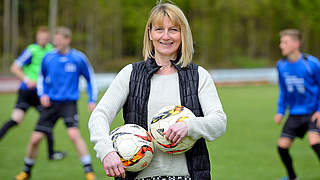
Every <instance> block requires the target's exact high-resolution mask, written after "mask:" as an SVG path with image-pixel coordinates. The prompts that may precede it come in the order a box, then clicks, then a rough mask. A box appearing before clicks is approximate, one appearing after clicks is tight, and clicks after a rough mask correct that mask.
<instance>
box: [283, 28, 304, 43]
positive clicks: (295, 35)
mask: <svg viewBox="0 0 320 180" xmlns="http://www.w3.org/2000/svg"><path fill="white" fill-rule="evenodd" d="M279 35H280V37H282V36H290V37H291V38H292V39H294V40H298V41H300V42H301V41H302V35H301V33H300V31H299V30H298V29H284V30H282V31H280V33H279Z"/></svg>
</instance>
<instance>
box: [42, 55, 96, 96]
mask: <svg viewBox="0 0 320 180" xmlns="http://www.w3.org/2000/svg"><path fill="white" fill-rule="evenodd" d="M81 75H82V76H83V77H84V78H85V79H86V81H87V92H88V96H89V102H96V100H97V93H98V91H97V87H96V84H95V80H94V72H93V69H92V67H91V65H90V63H89V61H88V60H87V57H86V56H85V55H84V54H83V53H81V52H80V51H77V50H75V49H70V50H69V52H68V53H67V54H61V53H59V52H58V51H57V50H54V51H52V52H50V53H48V54H47V55H46V56H45V57H44V58H43V60H42V64H41V73H40V76H39V80H38V87H37V89H38V95H39V96H40V97H41V96H42V95H44V94H47V95H48V96H49V97H50V100H52V101H62V102H65V101H77V100H78V99H79V97H80V92H79V78H80V76H81Z"/></svg>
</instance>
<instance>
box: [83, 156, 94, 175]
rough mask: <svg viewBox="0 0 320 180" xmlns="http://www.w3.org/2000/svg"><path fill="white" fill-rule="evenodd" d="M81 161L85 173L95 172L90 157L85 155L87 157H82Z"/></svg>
mask: <svg viewBox="0 0 320 180" xmlns="http://www.w3.org/2000/svg"><path fill="white" fill-rule="evenodd" d="M80 161H81V163H82V165H83V168H84V172H85V173H88V172H93V169H92V165H91V157H90V155H85V156H83V157H81V158H80Z"/></svg>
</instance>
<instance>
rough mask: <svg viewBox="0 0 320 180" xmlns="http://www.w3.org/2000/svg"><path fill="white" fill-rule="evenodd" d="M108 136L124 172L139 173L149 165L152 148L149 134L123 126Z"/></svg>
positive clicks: (129, 125)
mask: <svg viewBox="0 0 320 180" xmlns="http://www.w3.org/2000/svg"><path fill="white" fill-rule="evenodd" d="M110 136H111V140H112V142H113V148H114V149H115V150H116V151H117V153H118V155H119V156H120V159H121V161H122V164H123V165H124V166H125V170H126V171H131V172H136V171H141V170H142V169H144V168H145V167H147V166H148V165H149V164H150V162H151V160H152V157H153V152H154V151H153V149H154V147H153V143H152V138H151V136H150V134H149V133H148V132H147V131H146V130H145V129H144V128H142V127H140V126H139V125H136V124H125V125H123V126H121V127H118V128H116V129H114V130H113V131H112V132H111V133H110Z"/></svg>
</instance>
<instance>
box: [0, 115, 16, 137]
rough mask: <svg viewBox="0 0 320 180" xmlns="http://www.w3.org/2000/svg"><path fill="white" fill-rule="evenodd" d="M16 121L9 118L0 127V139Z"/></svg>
mask: <svg viewBox="0 0 320 180" xmlns="http://www.w3.org/2000/svg"><path fill="white" fill-rule="evenodd" d="M17 124H18V123H17V122H16V121H14V120H12V119H10V120H9V121H7V122H6V123H4V124H3V126H2V128H1V129H0V139H2V137H3V136H4V135H5V134H6V133H7V131H8V130H9V129H10V128H12V127H14V126H16V125H17Z"/></svg>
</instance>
